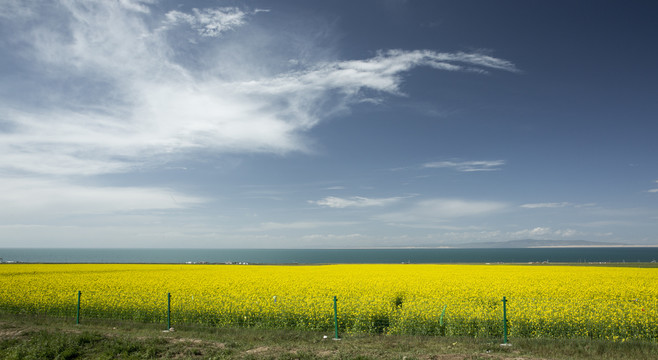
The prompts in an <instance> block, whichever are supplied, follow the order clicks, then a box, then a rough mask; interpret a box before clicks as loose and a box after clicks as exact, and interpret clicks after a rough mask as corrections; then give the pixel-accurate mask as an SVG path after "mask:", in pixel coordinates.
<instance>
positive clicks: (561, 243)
mask: <svg viewBox="0 0 658 360" xmlns="http://www.w3.org/2000/svg"><path fill="white" fill-rule="evenodd" d="M621 245H623V244H619V243H608V242H600V241H587V240H533V239H525V240H510V241H499V242H477V243H465V244H459V245H454V246H451V247H455V248H533V247H577V246H583V247H586V246H621Z"/></svg>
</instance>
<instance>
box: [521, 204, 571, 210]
mask: <svg viewBox="0 0 658 360" xmlns="http://www.w3.org/2000/svg"><path fill="white" fill-rule="evenodd" d="M571 205H572V204H571V203H568V202H559V203H557V202H553V203H534V204H523V205H521V207H522V208H524V209H543V208H563V207H567V206H571Z"/></svg>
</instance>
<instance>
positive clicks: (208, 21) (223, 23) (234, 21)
mask: <svg viewBox="0 0 658 360" xmlns="http://www.w3.org/2000/svg"><path fill="white" fill-rule="evenodd" d="M246 15H247V14H246V13H245V12H244V11H242V10H241V9H238V8H235V7H224V8H216V9H212V8H209V9H201V10H199V9H196V8H195V9H192V13H185V12H181V11H178V10H172V11H169V12H168V13H167V14H166V15H165V17H166V19H167V20H166V21H165V24H164V27H163V29H168V28H171V27H173V26H177V25H181V24H187V25H189V26H190V27H191V28H192V29H194V30H195V31H196V32H197V33H198V34H199V35H200V36H208V37H217V36H220V35H221V34H222V33H223V32H225V31H229V30H232V29H234V28H236V27H239V26H241V25H244V24H245V17H246Z"/></svg>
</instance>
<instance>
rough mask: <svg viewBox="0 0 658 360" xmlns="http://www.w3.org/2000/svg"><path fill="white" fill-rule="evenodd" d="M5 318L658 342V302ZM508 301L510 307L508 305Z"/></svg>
mask: <svg viewBox="0 0 658 360" xmlns="http://www.w3.org/2000/svg"><path fill="white" fill-rule="evenodd" d="M1 293H2V291H1V290H0V312H1V313H6V314H30V315H38V316H49V317H59V318H68V319H74V320H75V321H76V322H78V323H85V322H89V321H91V320H92V319H112V320H119V321H137V322H145V323H160V324H163V328H169V327H171V326H183V325H203V326H218V327H229V326H239V327H261V328H296V329H304V330H317V331H328V330H334V329H335V330H336V336H337V334H338V332H339V331H340V332H341V333H344V332H347V333H357V332H363V333H387V334H422V335H438V336H447V335H449V336H473V337H500V338H505V340H506V337H507V335H509V336H510V337H548V338H578V337H584V338H592V339H609V340H615V341H625V340H630V339H639V340H649V341H656V340H658V301H657V300H656V299H639V298H634V299H622V298H615V299H590V300H586V301H584V300H581V299H571V298H569V297H565V298H523V297H511V298H510V297H503V296H500V297H489V298H482V297H477V298H437V299H435V298H428V297H416V296H411V295H407V294H399V295H397V296H395V297H393V298H378V297H377V296H376V295H369V296H364V295H359V294H343V295H341V294H337V295H336V302H333V296H325V295H324V294H323V295H321V296H309V297H307V298H299V297H291V296H286V295H285V294H283V295H281V294H277V295H267V296H265V295H260V296H252V297H248V298H235V297H231V296H228V295H225V294H221V293H220V294H215V293H205V294H203V293H199V294H181V293H164V292H163V293H152V292H131V293H120V292H112V291H93V290H87V291H79V292H72V293H70V294H68V293H67V294H61V293H53V292H49V291H43V292H34V291H32V292H29V293H25V297H24V298H22V299H18V298H7V297H5V296H1ZM503 299H504V300H505V301H503Z"/></svg>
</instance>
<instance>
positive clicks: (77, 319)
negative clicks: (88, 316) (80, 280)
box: [75, 290, 82, 325]
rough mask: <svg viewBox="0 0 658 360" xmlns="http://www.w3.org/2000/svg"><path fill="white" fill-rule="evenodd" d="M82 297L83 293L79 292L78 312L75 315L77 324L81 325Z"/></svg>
mask: <svg viewBox="0 0 658 360" xmlns="http://www.w3.org/2000/svg"><path fill="white" fill-rule="evenodd" d="M81 296H82V292H81V291H79V290H78V311H77V313H76V315H75V324H76V325H80V297H81Z"/></svg>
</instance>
